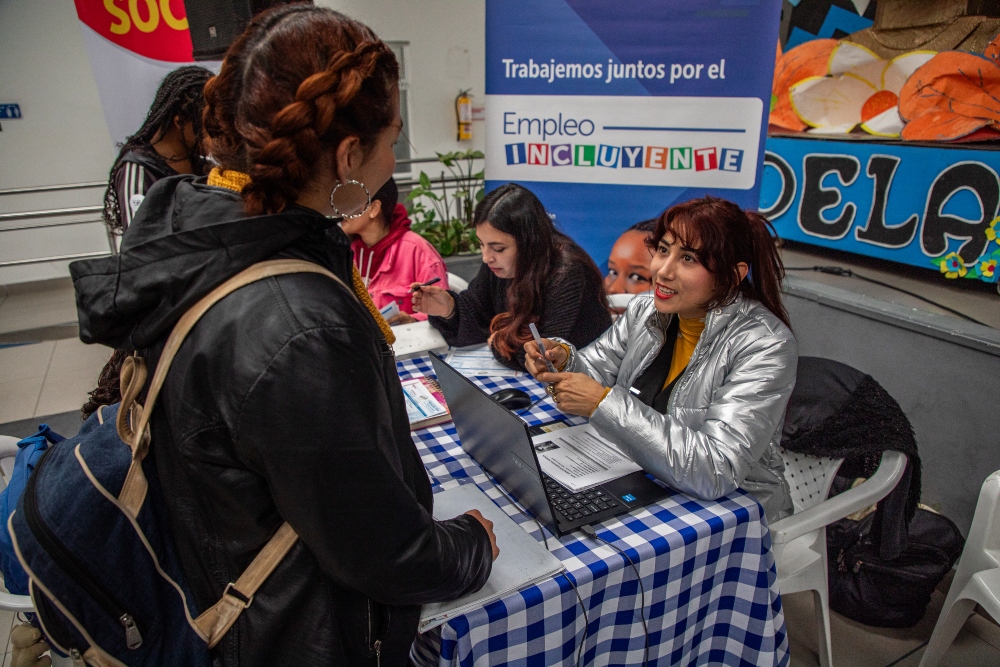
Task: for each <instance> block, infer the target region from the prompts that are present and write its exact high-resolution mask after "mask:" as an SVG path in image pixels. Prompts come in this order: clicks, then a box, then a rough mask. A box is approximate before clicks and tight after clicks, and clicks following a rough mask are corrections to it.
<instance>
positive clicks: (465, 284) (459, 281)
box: [448, 271, 469, 292]
mask: <svg viewBox="0 0 1000 667" xmlns="http://www.w3.org/2000/svg"><path fill="white" fill-rule="evenodd" d="M448 289H451V290H454V291H456V292H464V291H465V290H467V289H469V281H468V280H466V279H465V278H462V277H461V276H456V275H455V274H454V273H452V272H450V271H449V272H448Z"/></svg>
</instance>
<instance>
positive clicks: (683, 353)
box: [663, 316, 705, 389]
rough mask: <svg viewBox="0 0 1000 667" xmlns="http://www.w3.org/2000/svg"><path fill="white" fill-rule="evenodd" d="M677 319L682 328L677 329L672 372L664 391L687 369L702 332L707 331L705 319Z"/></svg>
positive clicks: (664, 384) (671, 363) (671, 364)
mask: <svg viewBox="0 0 1000 667" xmlns="http://www.w3.org/2000/svg"><path fill="white" fill-rule="evenodd" d="M677 319H678V321H679V323H680V327H679V328H678V329H677V340H676V341H675V342H674V354H673V356H672V357H671V359H670V372H668V373H667V381H666V382H664V383H663V388H664V389H666V388H667V385H669V384H670V383H671V382H673V381H674V378H676V377H677V376H678V375H680V374H681V373H683V372H684V369H685V368H687V365H688V362H689V361H691V355H692V354H694V348H695V346H696V345H697V344H698V339H699V338H701V332H702V331H704V330H705V320H704V319H691V320H689V319H685V318H683V317H680V316H678V318H677Z"/></svg>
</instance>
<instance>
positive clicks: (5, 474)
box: [0, 435, 20, 490]
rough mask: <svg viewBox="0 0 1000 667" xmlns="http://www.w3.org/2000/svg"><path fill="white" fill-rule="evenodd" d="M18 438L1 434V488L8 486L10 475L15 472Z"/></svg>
mask: <svg viewBox="0 0 1000 667" xmlns="http://www.w3.org/2000/svg"><path fill="white" fill-rule="evenodd" d="M18 440H20V438H15V437H14V436H12V435H0V490H3V489H4V488H6V487H7V484H8V482H10V476H11V474H12V473H13V472H14V459H15V458H16V457H17V442H18Z"/></svg>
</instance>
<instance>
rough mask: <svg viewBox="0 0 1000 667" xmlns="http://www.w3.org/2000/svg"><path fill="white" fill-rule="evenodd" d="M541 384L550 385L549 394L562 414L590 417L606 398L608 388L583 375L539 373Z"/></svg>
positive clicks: (538, 377)
mask: <svg viewBox="0 0 1000 667" xmlns="http://www.w3.org/2000/svg"><path fill="white" fill-rule="evenodd" d="M535 378H536V379H537V380H538V381H539V382H545V383H547V384H549V385H551V386H550V387H549V393H550V394H551V395H552V400H554V401H555V402H556V407H558V408H559V411H560V412H564V413H566V414H570V415H580V416H581V417H589V416H590V415H591V414H593V412H594V410H596V409H597V404H598V403H600V402H601V399H603V398H604V395H605V393H606V390H607V387H605V386H604V385H602V384H601V383H600V382H598V381H597V380H595V379H594V378H592V377H590V376H589V375H584V374H583V373H539V374H538V375H536V376H535Z"/></svg>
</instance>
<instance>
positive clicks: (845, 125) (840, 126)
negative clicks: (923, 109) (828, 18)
mask: <svg viewBox="0 0 1000 667" xmlns="http://www.w3.org/2000/svg"><path fill="white" fill-rule="evenodd" d="M934 55H935V52H934V51H910V52H909V53H904V54H902V55H900V56H896V57H895V58H893V59H892V60H884V59H882V58H880V57H879V56H877V55H876V54H875V53H873V52H872V51H870V50H868V49H866V48H865V47H863V46H860V45H858V44H854V43H853V42H840V44H838V45H837V47H836V48H835V49H834V50H833V53H832V54H831V55H830V60H829V65H828V66H827V75H826V76H813V77H809V78H806V79H803V80H801V81H799V82H798V83H796V84H794V85H793V86H792V87H791V89H790V91H789V97H790V100H791V105H792V108H793V109H794V110H795V113H796V114H797V115H798V117H799V118H801V119H802V121H803V122H804V123H805V124H806V125H808V126H810V127H811V128H812V129H811V130H809V131H810V132H813V133H822V134H847V133H848V132H850V131H851V130H853V129H854V128H855V127H857V126H858V125H861V129H863V130H864V131H865V132H868V133H869V134H875V135H878V136H883V137H898V136H899V135H900V132H902V130H903V125H904V122H903V119H902V118H901V117H900V115H899V94H900V91H901V90H902V89H903V84H905V83H906V80H907V79H909V78H910V75H911V74H913V72H915V71H916V70H917V69H918V68H920V66H922V65H923V64H924V63H926V62H927V61H928V60H930V59H931V58H933V57H934Z"/></svg>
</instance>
